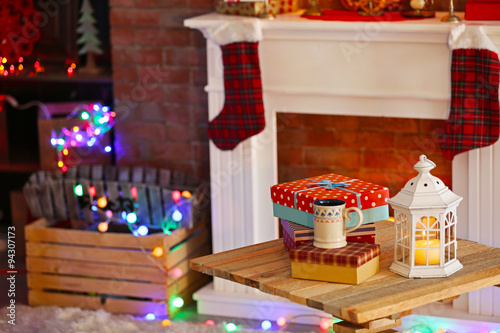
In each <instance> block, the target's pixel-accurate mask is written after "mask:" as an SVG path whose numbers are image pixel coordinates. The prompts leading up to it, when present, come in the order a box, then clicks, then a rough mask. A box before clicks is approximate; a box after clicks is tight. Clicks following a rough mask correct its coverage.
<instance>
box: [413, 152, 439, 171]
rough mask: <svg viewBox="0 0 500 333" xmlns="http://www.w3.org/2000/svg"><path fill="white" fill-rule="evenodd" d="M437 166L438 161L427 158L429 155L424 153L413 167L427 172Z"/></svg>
mask: <svg viewBox="0 0 500 333" xmlns="http://www.w3.org/2000/svg"><path fill="white" fill-rule="evenodd" d="M435 167H436V163H434V162H432V161H431V160H430V159H428V158H427V156H425V155H424V154H422V155H420V157H419V161H418V162H417V164H415V166H414V167H413V168H414V169H415V170H417V171H418V172H424V173H427V172H429V171H430V170H432V169H434V168H435Z"/></svg>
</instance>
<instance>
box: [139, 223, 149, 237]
mask: <svg viewBox="0 0 500 333" xmlns="http://www.w3.org/2000/svg"><path fill="white" fill-rule="evenodd" d="M148 232H149V229H148V227H146V226H145V225H141V226H140V227H139V228H137V233H138V234H139V235H141V236H146V235H147V234H148Z"/></svg>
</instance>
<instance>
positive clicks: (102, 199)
mask: <svg viewBox="0 0 500 333" xmlns="http://www.w3.org/2000/svg"><path fill="white" fill-rule="evenodd" d="M107 205H108V199H106V197H100V198H99V199H97V206H99V208H104V207H106V206H107Z"/></svg>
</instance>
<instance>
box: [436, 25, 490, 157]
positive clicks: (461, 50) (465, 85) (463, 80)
mask: <svg viewBox="0 0 500 333" xmlns="http://www.w3.org/2000/svg"><path fill="white" fill-rule="evenodd" d="M458 29H460V30H459V31H458V34H456V35H455V36H453V31H452V36H451V38H450V46H451V47H452V50H453V51H452V62H451V103H450V116H449V118H448V121H447V123H446V124H445V125H444V127H443V131H442V133H441V135H440V138H439V141H440V146H441V149H442V151H443V154H444V156H445V157H446V158H447V159H449V160H453V158H454V157H455V155H457V154H459V153H461V152H465V151H468V150H471V149H474V148H480V147H485V146H489V145H492V144H494V143H495V142H496V141H497V140H498V137H499V130H500V112H499V100H498V87H499V71H500V63H499V59H498V52H497V51H496V49H495V47H494V46H493V47H491V45H490V43H491V41H490V40H489V39H488V38H487V37H486V35H484V33H483V32H482V29H481V27H479V26H471V27H468V28H467V30H469V31H467V30H465V27H464V26H459V27H458ZM454 41H455V42H456V43H455V45H454V43H453V42H454ZM474 42H476V44H477V45H471V43H474ZM488 42H490V43H488ZM491 44H492V43H491ZM454 46H456V47H454Z"/></svg>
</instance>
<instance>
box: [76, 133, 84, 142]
mask: <svg viewBox="0 0 500 333" xmlns="http://www.w3.org/2000/svg"><path fill="white" fill-rule="evenodd" d="M75 139H76V141H78V142H80V141H82V140H83V136H82V135H81V134H77V135H75Z"/></svg>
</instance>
